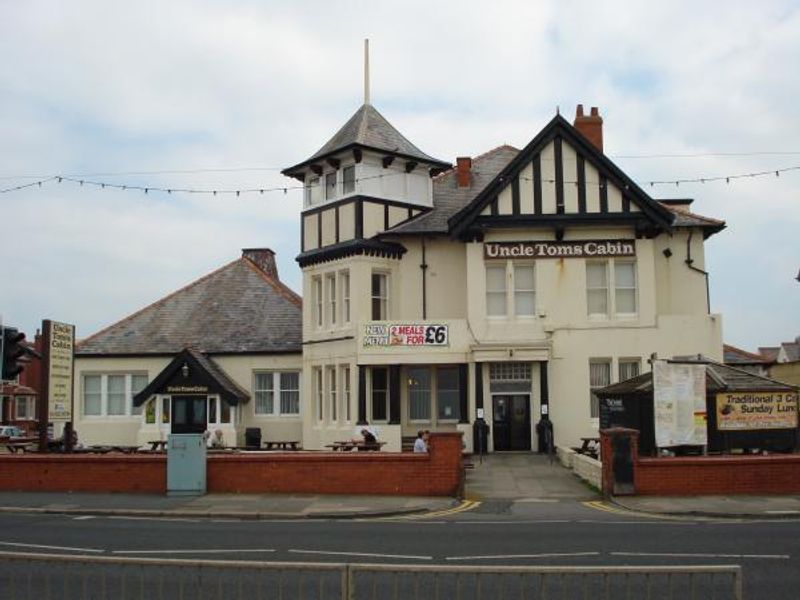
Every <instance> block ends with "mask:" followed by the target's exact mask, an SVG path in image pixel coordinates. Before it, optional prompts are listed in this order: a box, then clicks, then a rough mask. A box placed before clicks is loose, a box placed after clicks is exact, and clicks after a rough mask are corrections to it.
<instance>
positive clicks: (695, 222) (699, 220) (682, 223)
mask: <svg viewBox="0 0 800 600" xmlns="http://www.w3.org/2000/svg"><path fill="white" fill-rule="evenodd" d="M659 204H661V206H664V207H666V208H667V209H668V210H669V211H670V212H672V213H673V214H674V215H675V220H674V221H673V222H672V226H673V227H702V228H705V229H707V230H708V234H707V235H706V237H708V235H711V234H712V233H717V232H718V231H722V230H723V229H725V221H720V220H719V219H712V218H711V217H704V216H703V215H698V214H697V213H693V212H691V211H690V210H689V209H688V208H686V207H684V206H676V205H674V204H669V203H667V202H659Z"/></svg>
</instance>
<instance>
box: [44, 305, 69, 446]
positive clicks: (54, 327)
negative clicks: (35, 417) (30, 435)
mask: <svg viewBox="0 0 800 600" xmlns="http://www.w3.org/2000/svg"><path fill="white" fill-rule="evenodd" d="M74 349H75V326H74V325H69V324H67V323H59V322H58V321H51V320H50V319H45V320H44V321H42V382H41V390H40V394H39V407H38V408H39V410H38V411H37V412H38V414H39V449H40V450H41V451H46V450H47V429H48V424H49V423H50V422H51V420H52V421H60V422H62V423H66V422H67V421H71V420H72V408H73V401H72V389H73V383H72V380H73V373H74V369H73V366H74V365H73V362H74V361H73V353H74Z"/></svg>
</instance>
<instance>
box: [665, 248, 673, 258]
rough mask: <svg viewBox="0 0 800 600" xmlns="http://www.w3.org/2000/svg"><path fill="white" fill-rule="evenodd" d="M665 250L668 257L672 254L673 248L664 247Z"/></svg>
mask: <svg viewBox="0 0 800 600" xmlns="http://www.w3.org/2000/svg"><path fill="white" fill-rule="evenodd" d="M663 252H664V256H666V257H667V258H669V257H670V256H672V250H670V249H669V248H664V250H663Z"/></svg>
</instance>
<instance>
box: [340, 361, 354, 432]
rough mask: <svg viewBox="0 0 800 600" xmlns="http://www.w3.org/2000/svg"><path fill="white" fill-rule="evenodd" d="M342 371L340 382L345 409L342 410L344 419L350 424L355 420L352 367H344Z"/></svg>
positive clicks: (341, 368)
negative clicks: (351, 378) (351, 377)
mask: <svg viewBox="0 0 800 600" xmlns="http://www.w3.org/2000/svg"><path fill="white" fill-rule="evenodd" d="M340 370H341V373H340V375H339V380H340V383H341V386H342V407H343V409H344V410H342V417H343V418H344V420H345V423H350V422H351V421H352V419H353V414H352V413H353V409H352V393H351V391H352V390H351V387H352V386H351V382H350V365H342V366H341V367H340Z"/></svg>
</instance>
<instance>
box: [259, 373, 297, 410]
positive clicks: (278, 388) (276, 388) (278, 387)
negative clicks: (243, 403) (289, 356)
mask: <svg viewBox="0 0 800 600" xmlns="http://www.w3.org/2000/svg"><path fill="white" fill-rule="evenodd" d="M287 374H288V375H296V376H297V389H293V388H284V387H283V386H282V381H281V378H282V376H283V375H287ZM259 377H263V378H265V379H264V381H270V382H271V385H272V388H267V387H265V388H263V389H262V388H259V387H258V382H259ZM300 379H301V377H300V371H295V370H292V369H280V370H269V371H262V370H257V371H253V400H254V402H253V415H254V416H255V417H256V418H265V417H283V418H285V417H295V418H296V417H299V416H300V399H301V395H300V385H301V383H300ZM283 392H297V394H298V402H297V412H284V411H283V405H282V400H283V399H282V394H283ZM260 393H271V394H272V410H271V411H262V410H258V408H259V407H258V394H260Z"/></svg>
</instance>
